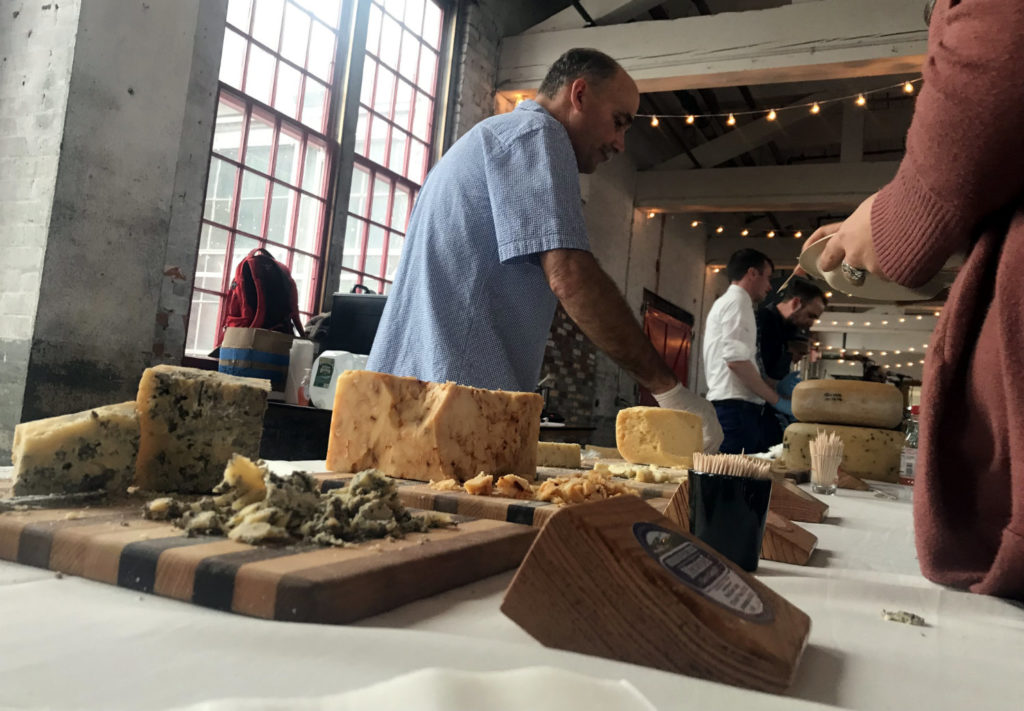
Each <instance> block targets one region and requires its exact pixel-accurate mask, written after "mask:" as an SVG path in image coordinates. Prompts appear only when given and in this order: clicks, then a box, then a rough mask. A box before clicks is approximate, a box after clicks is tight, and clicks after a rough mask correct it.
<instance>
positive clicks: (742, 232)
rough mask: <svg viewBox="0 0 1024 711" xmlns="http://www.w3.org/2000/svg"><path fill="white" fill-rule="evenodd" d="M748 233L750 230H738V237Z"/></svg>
mask: <svg viewBox="0 0 1024 711" xmlns="http://www.w3.org/2000/svg"><path fill="white" fill-rule="evenodd" d="M749 234H750V230H740V237H746V236H747V235H749Z"/></svg>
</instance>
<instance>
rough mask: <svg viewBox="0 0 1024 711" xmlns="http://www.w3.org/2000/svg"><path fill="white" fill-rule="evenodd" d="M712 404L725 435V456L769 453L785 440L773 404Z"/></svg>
mask: <svg viewBox="0 0 1024 711" xmlns="http://www.w3.org/2000/svg"><path fill="white" fill-rule="evenodd" d="M711 404H712V405H714V406H715V413H716V414H717V415H718V422H719V424H721V425H722V432H723V433H724V434H725V439H724V440H723V441H722V447H721V451H722V452H723V453H725V454H741V453H743V452H746V453H747V454H754V453H757V452H766V451H768V448H769V447H772V446H773V445H776V444H778V443H779V442H781V441H782V428H781V427H780V426H779V421H778V420H777V419H776V418H775V410H774V409H773V408H772V406H771V405H768V404H765V405H756V404H754V403H752V402H747V401H746V400H716V401H714V402H712V403H711Z"/></svg>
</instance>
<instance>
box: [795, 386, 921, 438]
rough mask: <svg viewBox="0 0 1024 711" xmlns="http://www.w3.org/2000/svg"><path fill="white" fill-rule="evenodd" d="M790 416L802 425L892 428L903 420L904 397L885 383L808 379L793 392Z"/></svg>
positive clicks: (895, 388) (894, 387) (896, 389)
mask: <svg viewBox="0 0 1024 711" xmlns="http://www.w3.org/2000/svg"><path fill="white" fill-rule="evenodd" d="M793 415H794V416H795V417H796V419H798V420H800V421H801V422H828V423H830V424H834V425H856V426H858V427H881V428H883V429H892V428H893V427H898V426H899V424H900V422H901V421H902V420H903V394H902V393H900V391H899V388H897V387H896V386H895V385H889V384H888V383H871V382H867V381H863V380H807V381H805V382H802V383H800V384H798V385H797V386H796V388H794V389H793Z"/></svg>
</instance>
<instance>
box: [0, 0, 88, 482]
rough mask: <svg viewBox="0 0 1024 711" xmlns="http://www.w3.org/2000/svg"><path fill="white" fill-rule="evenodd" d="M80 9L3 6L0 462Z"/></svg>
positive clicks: (34, 299) (35, 281)
mask: <svg viewBox="0 0 1024 711" xmlns="http://www.w3.org/2000/svg"><path fill="white" fill-rule="evenodd" d="M79 10H80V3H79V1H78V0H68V1H67V2H62V3H60V4H59V5H58V4H55V3H52V4H46V3H27V2H5V3H3V7H2V9H0V12H2V15H0V254H2V255H3V256H2V258H0V465H2V464H4V463H6V462H7V461H9V459H10V447H11V442H12V440H13V437H14V425H15V424H17V423H18V421H19V419H20V416H21V409H22V401H23V396H24V380H25V373H26V371H27V369H28V360H29V351H30V350H31V342H32V328H33V324H34V323H35V317H36V308H37V304H38V300H39V281H40V277H41V274H42V269H43V255H44V254H45V252H46V238H47V233H48V231H49V227H50V212H51V209H52V207H53V197H54V189H55V185H56V178H57V165H58V161H59V158H60V145H61V139H62V137H63V132H64V118H65V111H66V108H67V98H68V89H69V85H70V81H71V65H72V60H73V57H74V53H75V36H76V30H77V26H78V15H79Z"/></svg>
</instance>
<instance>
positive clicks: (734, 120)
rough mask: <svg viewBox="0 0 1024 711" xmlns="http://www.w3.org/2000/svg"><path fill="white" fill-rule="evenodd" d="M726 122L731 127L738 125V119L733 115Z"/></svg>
mask: <svg viewBox="0 0 1024 711" xmlns="http://www.w3.org/2000/svg"><path fill="white" fill-rule="evenodd" d="M725 122H726V123H727V124H729V125H730V126H735V125H736V117H735V116H733V115H732V114H729V118H728V119H726V120H725Z"/></svg>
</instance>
